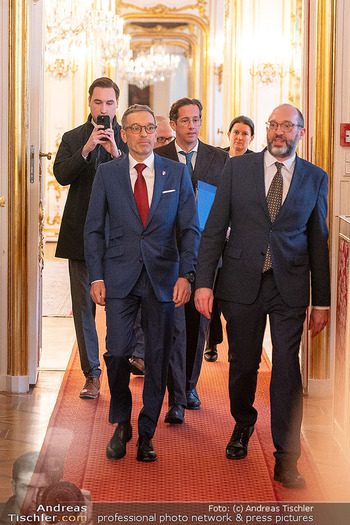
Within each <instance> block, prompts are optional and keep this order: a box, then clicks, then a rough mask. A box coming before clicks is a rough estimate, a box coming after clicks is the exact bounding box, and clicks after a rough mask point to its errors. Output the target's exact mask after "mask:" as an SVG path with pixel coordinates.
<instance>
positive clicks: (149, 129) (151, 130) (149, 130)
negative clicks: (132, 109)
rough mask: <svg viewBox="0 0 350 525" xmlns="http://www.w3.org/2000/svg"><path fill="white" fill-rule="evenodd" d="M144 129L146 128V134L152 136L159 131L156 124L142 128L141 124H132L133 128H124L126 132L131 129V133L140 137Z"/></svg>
mask: <svg viewBox="0 0 350 525" xmlns="http://www.w3.org/2000/svg"><path fill="white" fill-rule="evenodd" d="M142 128H145V131H146V133H148V134H149V135H151V134H152V133H154V132H155V130H156V129H157V126H156V125H155V124H147V125H146V126H141V125H140V124H131V126H126V128H124V129H125V130H127V129H130V130H131V133H134V134H135V135H139V134H140V133H141V131H142Z"/></svg>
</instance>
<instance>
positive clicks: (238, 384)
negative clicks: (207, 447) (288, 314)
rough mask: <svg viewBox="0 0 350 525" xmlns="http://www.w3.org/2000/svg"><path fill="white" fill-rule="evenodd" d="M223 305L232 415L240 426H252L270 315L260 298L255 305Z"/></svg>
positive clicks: (255, 414) (223, 302)
mask: <svg viewBox="0 0 350 525" xmlns="http://www.w3.org/2000/svg"><path fill="white" fill-rule="evenodd" d="M219 306H220V309H221V311H222V313H223V315H224V317H225V319H226V322H227V324H226V330H227V337H228V344H229V362H230V368H229V395H230V406H231V414H232V416H233V417H234V419H235V421H236V423H237V426H238V427H240V428H243V427H246V426H252V425H254V424H255V422H256V419H257V411H256V409H255V408H254V406H253V405H254V400H255V391H256V384H257V375H258V369H259V364H260V359H261V352H262V341H263V337H264V330H265V323H266V314H265V313H264V311H263V308H262V304H261V302H260V299H259V298H258V299H257V300H256V301H255V303H253V304H252V305H245V304H239V303H234V302H231V301H219Z"/></svg>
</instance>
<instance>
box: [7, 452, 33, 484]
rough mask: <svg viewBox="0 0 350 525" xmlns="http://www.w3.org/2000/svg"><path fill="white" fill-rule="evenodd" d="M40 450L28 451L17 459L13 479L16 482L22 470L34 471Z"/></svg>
mask: <svg viewBox="0 0 350 525" xmlns="http://www.w3.org/2000/svg"><path fill="white" fill-rule="evenodd" d="M38 457H39V452H26V453H25V454H22V456H19V458H17V459H16V461H15V462H14V464H13V466H12V479H13V481H14V482H15V483H16V482H17V481H18V479H19V477H20V475H21V473H22V472H34V469H35V465H36V463H37V461H38Z"/></svg>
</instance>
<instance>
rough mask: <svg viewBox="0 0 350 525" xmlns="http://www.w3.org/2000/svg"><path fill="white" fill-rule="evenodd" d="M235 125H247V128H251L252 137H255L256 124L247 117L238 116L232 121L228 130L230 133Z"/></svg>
mask: <svg viewBox="0 0 350 525" xmlns="http://www.w3.org/2000/svg"><path fill="white" fill-rule="evenodd" d="M235 124H245V125H246V126H249V127H250V131H251V133H252V136H253V135H254V122H253V121H252V120H251V119H250V118H249V117H246V116H245V115H238V117H235V118H234V119H233V120H231V122H230V125H229V128H228V132H229V133H230V132H231V130H232V128H233V126H234V125H235Z"/></svg>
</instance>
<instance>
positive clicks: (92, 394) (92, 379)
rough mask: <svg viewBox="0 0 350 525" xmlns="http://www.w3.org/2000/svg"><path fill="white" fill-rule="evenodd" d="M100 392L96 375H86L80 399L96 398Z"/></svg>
mask: <svg viewBox="0 0 350 525" xmlns="http://www.w3.org/2000/svg"><path fill="white" fill-rule="evenodd" d="M99 393H100V380H99V378H98V377H97V376H88V377H87V378H86V381H85V385H84V388H83V390H82V391H81V392H80V394H79V397H81V398H82V399H96V397H98V395H99Z"/></svg>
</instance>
